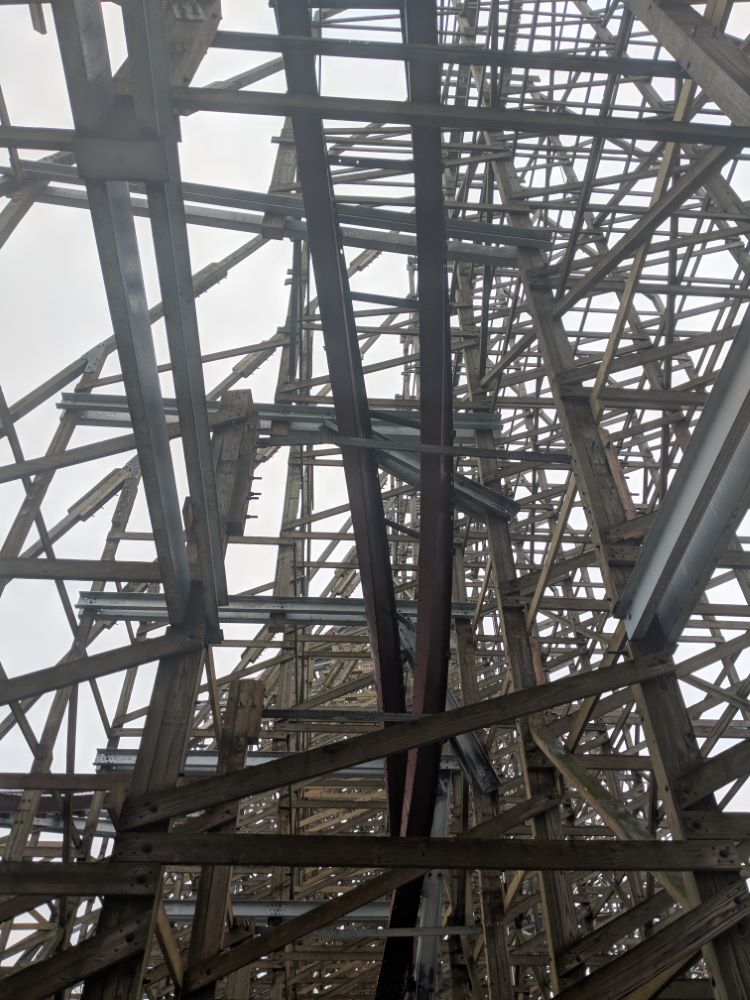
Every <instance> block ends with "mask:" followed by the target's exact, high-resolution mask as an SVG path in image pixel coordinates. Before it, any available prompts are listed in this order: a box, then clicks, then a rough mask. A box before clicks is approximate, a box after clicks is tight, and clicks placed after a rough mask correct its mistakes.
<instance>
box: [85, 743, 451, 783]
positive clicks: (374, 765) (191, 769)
mask: <svg viewBox="0 0 750 1000" xmlns="http://www.w3.org/2000/svg"><path fill="white" fill-rule="evenodd" d="M287 756H289V754H288V753H287V752H285V751H281V750H276V751H272V750H248V752H247V756H246V758H245V766H246V767H256V766H258V767H259V766H261V765H262V764H268V763H269V761H272V760H279V759H280V758H282V757H287ZM135 760H136V752H135V751H134V750H124V749H113V750H97V752H96V757H95V759H94V766H95V767H97V768H102V767H105V768H107V770H108V771H117V772H121V773H124V774H129V773H131V772H132V770H133V768H134V767H135ZM218 761H219V755H218V753H217V752H216V751H215V750H189V751H188V753H187V755H186V757H185V767H184V771H185V774H196V775H202V776H203V777H205V776H207V775H210V774H215V773H216V766H217V764H218ZM384 764H385V761H384V760H383V758H382V757H380V758H376V759H375V760H368V761H367V762H366V763H364V764H355V765H354V766H353V767H347V768H344V769H342V770H341V771H334V772H332V774H331V775H329V777H328V778H327V779H326V781H327V783H331V782H336V781H343V780H348V781H361V780H362V779H364V778H375V779H378V778H382V776H383V766H384ZM459 766H460V762H459V761H458V760H457V759H455V758H453V757H443V758H442V759H441V761H440V769H441V771H445V772H446V774H447V773H448V772H451V773H454V772H456V771H457V770H458V769H459Z"/></svg>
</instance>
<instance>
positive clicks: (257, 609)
mask: <svg viewBox="0 0 750 1000" xmlns="http://www.w3.org/2000/svg"><path fill="white" fill-rule="evenodd" d="M76 607H77V608H81V609H82V610H85V611H90V612H91V613H92V614H93V615H94V616H95V617H96V618H100V619H107V620H109V621H157V622H158V621H163V622H165V623H166V621H167V607H166V605H165V603H164V596H163V595H162V594H136V593H133V592H132V591H122V592H119V593H118V592H117V591H110V590H108V591H85V592H83V593H81V594H79V596H78V603H77V604H76ZM449 607H450V614H451V615H453V616H454V617H455V616H458V617H463V618H472V617H473V616H474V611H475V607H474V605H473V604H453V605H449ZM367 612H368V608H367V602H366V601H364V600H360V599H359V598H356V597H242V596H239V597H231V596H230V598H229V600H228V602H227V604H226V605H224V606H223V607H222V608H220V609H219V620H220V622H222V623H223V624H226V625H230V624H234V623H241V624H257V625H266V624H268V623H269V622H275V621H278V622H279V628H280V629H281V628H283V625H284V623H285V622H286V623H289V624H299V625H321V626H325V625H355V626H364V625H365V624H368V625H369V616H368V613H367ZM393 613H394V626H397V618H396V616H397V614H398V615H406V616H407V617H409V618H414V617H416V613H417V603H416V601H399V602H398V603H396V602H395V601H394V610H393ZM261 666H262V665H259V667H258V669H261ZM442 707H443V706H440V709H439V710H442ZM385 711H387V712H390V711H392V709H385ZM397 711H401V712H403V711H405V709H404V708H401V709H398V710H397Z"/></svg>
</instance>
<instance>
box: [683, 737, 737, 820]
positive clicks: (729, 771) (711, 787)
mask: <svg viewBox="0 0 750 1000" xmlns="http://www.w3.org/2000/svg"><path fill="white" fill-rule="evenodd" d="M748 772H750V740H744V741H743V742H742V743H737V744H735V746H733V747H729V749H728V750H724V751H722V753H717V754H716V756H715V757H709V758H708V760H706V761H705V763H703V764H700V765H699V766H698V767H696V768H693V770H692V771H688V772H687V774H684V775H683V776H682V777H681V778H678V779H677V781H676V782H674V787H675V793H676V795H677V797H678V799H679V801H680V805H681V806H683V807H687V806H692V805H694V804H695V803H696V802H699V801H700V800H701V799H704V798H705V797H706V796H707V795H710V794H711V792H715V791H716V789H717V788H721V787H722V786H723V785H728V784H729V783H730V782H731V781H735V780H736V779H737V778H741V777H748Z"/></svg>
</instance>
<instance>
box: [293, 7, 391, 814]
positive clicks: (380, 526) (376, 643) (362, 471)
mask: <svg viewBox="0 0 750 1000" xmlns="http://www.w3.org/2000/svg"><path fill="white" fill-rule="evenodd" d="M276 18H277V21H278V27H279V33H280V34H288V35H299V36H310V35H311V33H312V26H311V22H310V12H309V9H308V7H307V4H306V3H305V0H285V2H284V3H282V4H277V6H276ZM284 68H285V72H286V78H287V87H288V90H289V92H290V93H295V94H305V95H309V96H317V93H318V84H317V78H316V73H315V60H314V56H313V54H312V53H310V55H309V56H305V55H302V54H301V55H300V57H299V58H298V59H291V60H287V61H286V63H285V67H284ZM292 127H293V130H294V140H295V145H296V149H297V166H298V173H299V179H300V184H301V188H302V197H303V202H304V208H305V215H306V217H307V227H308V241H309V246H310V255H311V257H312V264H313V272H314V274H315V286H316V290H317V294H318V310H319V312H320V318H321V320H322V324H323V336H324V342H325V348H326V352H327V356H328V370H329V373H330V379H331V391H332V395H333V402H334V407H335V410H336V421H337V425H338V429H339V431H340V433H342V434H344V435H347V436H349V437H356V438H371V437H372V426H371V423H370V413H369V406H368V401H367V390H366V386H365V379H364V374H363V372H362V358H361V355H360V351H359V341H358V339H357V327H356V322H355V319H354V309H353V306H352V300H351V292H350V288H349V279H348V276H347V272H346V262H345V259H344V250H343V247H342V244H341V232H340V229H339V222H338V217H337V213H336V201H335V195H334V191H333V184H332V182H331V174H330V169H329V165H328V154H327V148H326V141H325V135H324V132H323V123H322V121H321V119H320V118H319V117H317V116H315V115H309V114H303V115H299V114H294V115H292ZM341 451H342V457H343V461H344V473H345V476H346V485H347V490H348V494H349V502H350V504H351V517H352V525H353V528H354V535H355V544H356V549H357V562H358V564H359V571H360V580H361V583H362V592H363V594H364V604H365V607H366V616H367V625H368V631H369V635H370V642H371V645H372V657H373V671H374V675H375V687H376V691H377V695H378V704H379V706H380V708H382V709H383V710H385V711H390V712H400V711H404V710H405V704H406V703H405V695H404V681H403V667H402V663H401V651H400V648H399V639H398V627H397V623H396V601H395V594H394V588H393V573H392V570H391V562H390V555H389V549H388V539H387V535H386V524H385V516H384V513H383V500H382V496H381V491H380V479H379V475H378V468H377V463H376V460H375V455H374V454H373V452H372V451H370V450H368V449H366V448H351V447H342V449H341ZM405 772H406V756H405V755H404V754H398V755H395V756H393V757H390V758H389V760H388V765H387V768H386V779H387V780H386V785H387V795H388V808H389V816H390V823H391V830H392V831H395V830H397V829H398V827H399V825H400V820H401V803H402V799H403V789H404V780H405Z"/></svg>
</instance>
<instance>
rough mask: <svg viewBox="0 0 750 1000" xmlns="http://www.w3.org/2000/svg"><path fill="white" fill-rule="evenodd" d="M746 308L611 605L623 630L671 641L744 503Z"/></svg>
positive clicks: (749, 327) (749, 320) (748, 465)
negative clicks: (656, 633) (617, 597)
mask: <svg viewBox="0 0 750 1000" xmlns="http://www.w3.org/2000/svg"><path fill="white" fill-rule="evenodd" d="M749 469H750V311H748V312H746V313H745V316H744V319H743V320H742V323H741V324H740V326H739V329H738V331H737V334H736V336H735V338H734V340H733V341H732V344H731V346H730V348H729V352H728V354H727V356H726V360H725V361H724V364H723V366H722V369H721V371H720V372H719V377H718V378H717V379H716V382H715V383H714V386H713V389H712V390H711V395H710V396H709V398H708V402H707V403H706V405H705V407H704V409H703V412H702V414H701V416H700V418H699V420H698V423H697V424H696V426H695V429H694V431H693V434H692V436H691V438H690V443H689V444H688V446H687V448H686V449H685V452H684V454H683V456H682V461H681V462H680V465H679V468H678V469H677V472H676V474H675V476H674V479H673V480H672V482H671V483H670V485H669V489H668V490H667V494H666V496H665V497H664V500H663V501H662V503H661V507H660V508H659V512H658V513H657V515H656V519H655V520H654V523H653V525H652V527H651V530H650V531H649V533H648V536H647V537H646V540H645V542H644V544H643V546H642V548H641V551H640V555H639V556H638V561H637V562H636V564H635V567H634V569H633V572H632V575H631V576H630V578H629V580H628V582H627V584H626V586H625V589H624V591H623V593H622V596H621V598H620V601H619V602H618V604H617V607H616V608H615V611H614V613H615V614H616V615H617V616H618V617H619V618H623V619H624V621H625V628H626V629H627V633H628V637H629V638H630V639H631V640H633V639H644V638H646V636H648V635H649V633H650V632H651V631H652V629H658V631H659V632H660V633H661V634H662V636H663V637H664V639H665V640H666V641H667V642H675V641H676V640H677V638H678V637H679V635H680V632H681V631H682V629H683V627H684V625H685V622H686V621H687V619H688V618H689V616H690V614H691V612H692V610H693V608H694V607H695V604H696V602H697V601H698V599H699V597H700V595H701V594H702V593H703V591H704V590H705V588H706V584H707V583H708V581H709V579H710V577H711V574H712V573H713V571H714V569H715V568H716V565H717V563H718V561H719V559H720V557H721V556H722V554H723V552H724V550H725V549H726V546H727V544H728V542H729V539H730V538H731V537H732V535H733V533H734V531H735V530H736V528H737V526H738V525H739V522H740V521H741V520H742V518H743V516H744V515H745V513H746V511H747V508H748V504H750V476H748V470H749Z"/></svg>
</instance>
